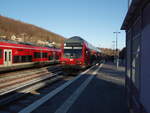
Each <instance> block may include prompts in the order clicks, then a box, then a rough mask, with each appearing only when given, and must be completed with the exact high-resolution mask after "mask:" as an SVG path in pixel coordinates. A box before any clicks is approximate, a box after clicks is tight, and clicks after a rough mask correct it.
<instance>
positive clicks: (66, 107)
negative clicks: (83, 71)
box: [55, 64, 102, 113]
mask: <svg viewBox="0 0 150 113" xmlns="http://www.w3.org/2000/svg"><path fill="white" fill-rule="evenodd" d="M101 67H102V64H101V65H100V66H99V67H98V68H97V69H96V70H95V71H94V72H93V73H92V75H91V76H89V77H88V78H87V79H86V80H85V81H84V82H83V83H82V84H81V85H80V87H79V88H77V90H76V91H75V92H74V93H73V94H72V95H71V96H70V97H69V98H68V99H67V100H66V101H65V102H64V104H62V105H61V106H60V107H59V108H58V109H57V110H56V112H55V113H67V112H68V110H69V108H70V107H71V106H72V105H73V103H74V102H75V101H76V100H77V99H78V97H79V96H80V94H81V93H82V92H83V91H84V89H85V88H86V87H87V86H88V84H89V83H90V82H91V81H92V79H93V78H94V75H96V74H97V72H98V71H99V70H100V68H101Z"/></svg>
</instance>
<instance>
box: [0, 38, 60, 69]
mask: <svg viewBox="0 0 150 113" xmlns="http://www.w3.org/2000/svg"><path fill="white" fill-rule="evenodd" d="M60 56H61V50H60V49H56V48H50V47H41V46H36V45H33V44H30V43H19V42H14V41H7V40H0V71H7V70H14V69H20V68H29V67H33V66H41V65H47V64H52V63H58V62H59V60H60Z"/></svg>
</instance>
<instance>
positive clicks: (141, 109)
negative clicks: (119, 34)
mask: <svg viewBox="0 0 150 113" xmlns="http://www.w3.org/2000/svg"><path fill="white" fill-rule="evenodd" d="M129 6H130V7H129V10H128V13H127V15H126V17H125V20H124V22H123V25H122V27H121V29H122V30H125V31H126V47H127V63H126V89H127V92H128V93H127V97H128V103H129V106H130V107H131V108H132V110H133V111H134V112H135V113H150V0H132V1H129Z"/></svg>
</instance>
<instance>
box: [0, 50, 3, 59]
mask: <svg viewBox="0 0 150 113" xmlns="http://www.w3.org/2000/svg"><path fill="white" fill-rule="evenodd" d="M2 55H3V50H2V49H0V58H2Z"/></svg>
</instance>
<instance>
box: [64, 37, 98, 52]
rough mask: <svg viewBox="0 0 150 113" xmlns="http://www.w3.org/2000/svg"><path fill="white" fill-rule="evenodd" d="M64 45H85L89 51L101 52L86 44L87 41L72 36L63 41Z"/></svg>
mask: <svg viewBox="0 0 150 113" xmlns="http://www.w3.org/2000/svg"><path fill="white" fill-rule="evenodd" d="M64 43H86V46H87V47H88V48H89V49H91V50H95V51H97V52H101V51H100V50H99V49H98V48H96V47H94V46H93V45H92V44H90V43H88V42H87V41H85V40H84V39H83V38H81V37H79V36H73V37H71V38H69V39H67V40H65V41H64Z"/></svg>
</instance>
